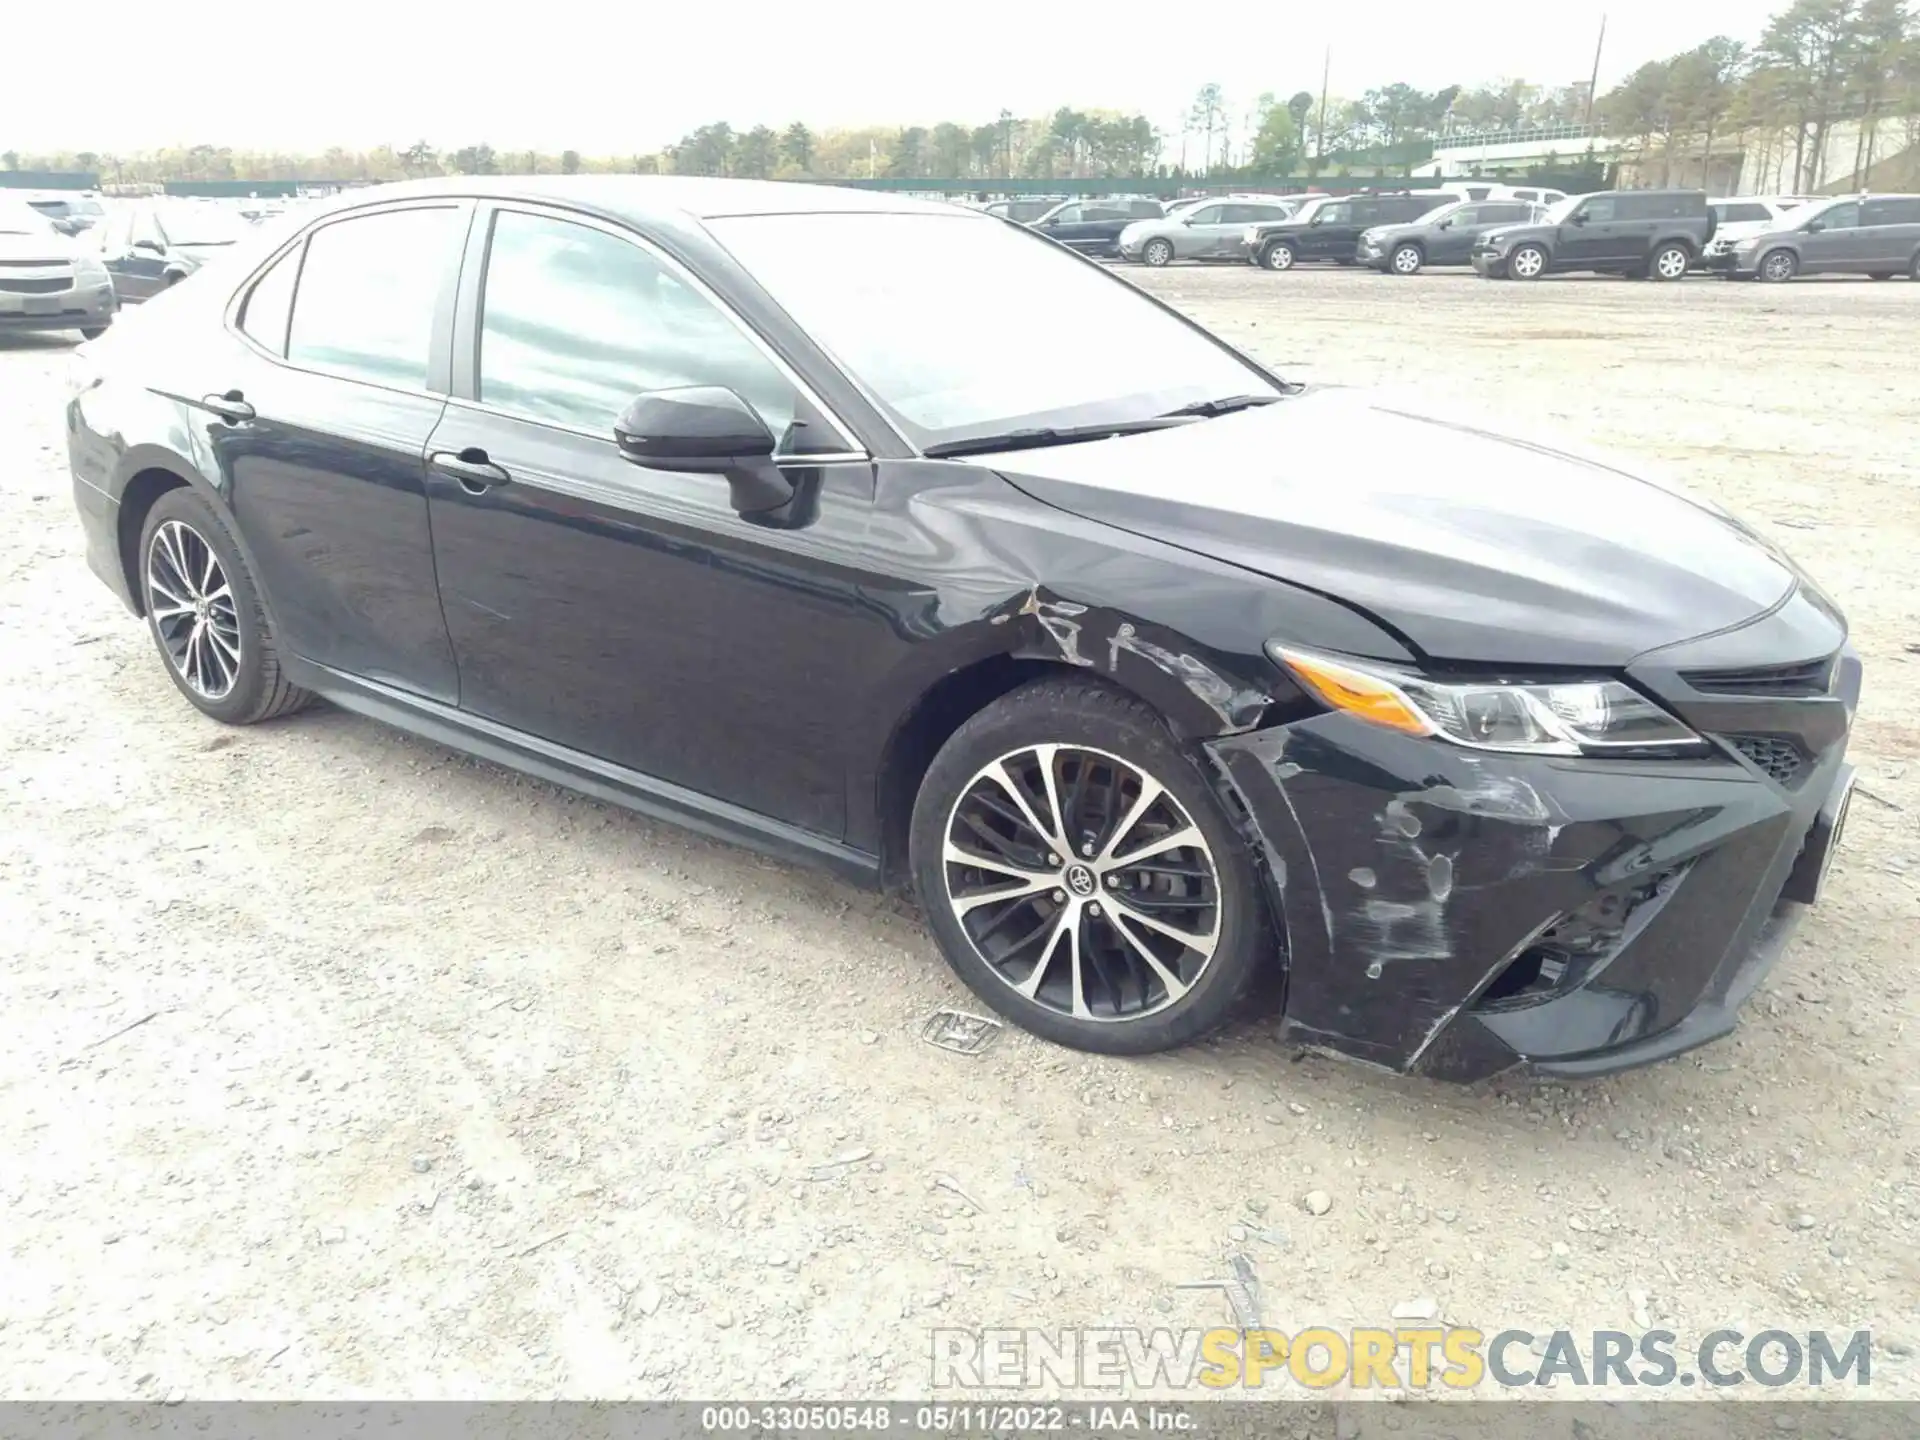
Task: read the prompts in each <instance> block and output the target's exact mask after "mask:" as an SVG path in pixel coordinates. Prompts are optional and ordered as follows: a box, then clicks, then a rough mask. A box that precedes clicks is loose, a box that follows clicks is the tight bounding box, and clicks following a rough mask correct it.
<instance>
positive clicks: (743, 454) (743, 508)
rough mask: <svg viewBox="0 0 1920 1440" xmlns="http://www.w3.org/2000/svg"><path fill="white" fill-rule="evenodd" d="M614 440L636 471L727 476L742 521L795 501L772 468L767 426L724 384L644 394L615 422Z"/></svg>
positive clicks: (779, 475)
mask: <svg viewBox="0 0 1920 1440" xmlns="http://www.w3.org/2000/svg"><path fill="white" fill-rule="evenodd" d="M613 439H614V443H615V444H616V445H618V446H619V447H620V454H621V457H622V458H623V459H626V460H628V461H630V462H632V463H633V464H635V465H641V466H645V467H646V468H648V469H651V470H679V471H683V472H690V473H693V474H698V475H721V476H725V477H726V481H727V487H728V490H729V491H730V493H731V498H732V502H733V508H734V509H735V510H736V511H738V512H739V513H740V514H742V515H746V514H751V513H753V512H755V511H760V510H773V509H777V508H779V507H780V506H782V505H785V504H786V503H787V502H788V501H789V500H791V499H792V498H793V487H792V485H790V484H788V483H787V480H786V477H784V476H783V475H781V473H780V471H779V469H778V467H776V466H775V465H774V463H773V451H774V445H775V443H776V442H775V440H774V436H773V432H772V431H771V430H769V429H768V428H767V422H766V421H764V420H762V419H761V418H760V416H759V415H758V414H757V413H756V412H755V411H754V409H753V407H752V406H751V405H749V404H747V402H746V401H745V400H743V399H741V398H740V396H739V395H738V394H737V393H735V392H734V391H732V390H729V389H728V388H727V387H726V386H724V385H686V386H680V387H677V388H675V389H671V390H648V391H644V392H642V393H641V394H640V395H638V396H636V397H635V398H634V400H633V402H632V403H631V404H629V405H628V406H627V408H626V409H625V410H623V411H621V412H620V418H619V419H618V420H616V421H614V422H613Z"/></svg>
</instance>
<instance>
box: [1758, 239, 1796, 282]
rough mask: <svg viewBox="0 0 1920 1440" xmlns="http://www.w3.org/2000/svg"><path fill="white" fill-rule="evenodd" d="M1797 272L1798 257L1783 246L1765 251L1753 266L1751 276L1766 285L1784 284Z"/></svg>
mask: <svg viewBox="0 0 1920 1440" xmlns="http://www.w3.org/2000/svg"><path fill="white" fill-rule="evenodd" d="M1799 273H1800V257H1799V256H1798V255H1795V254H1794V253H1793V251H1791V250H1788V249H1785V248H1781V249H1778V250H1769V251H1767V253H1766V254H1764V255H1762V256H1761V257H1760V263H1759V264H1758V265H1756V266H1754V267H1753V278H1754V279H1756V280H1759V281H1761V282H1763V283H1764V284H1768V285H1784V284H1785V283H1786V282H1787V281H1789V280H1791V279H1793V277H1794V276H1796V275H1798V274H1799Z"/></svg>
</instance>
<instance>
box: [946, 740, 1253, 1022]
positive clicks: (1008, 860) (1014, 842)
mask: <svg viewBox="0 0 1920 1440" xmlns="http://www.w3.org/2000/svg"><path fill="white" fill-rule="evenodd" d="M943 859H944V862H945V870H946V889H947V895H946V900H947V904H948V905H949V906H951V907H952V911H953V915H954V918H955V919H956V920H958V921H959V923H960V926H961V928H962V930H964V931H965V932H966V935H967V938H968V940H969V942H970V943H971V944H972V946H973V948H974V950H975V952H976V953H977V954H978V955H979V956H980V958H981V959H982V960H983V961H984V962H985V963H986V964H987V965H988V967H989V968H991V969H992V971H993V972H994V974H995V975H997V976H998V977H999V978H1000V979H1001V980H1002V981H1003V982H1004V983H1006V984H1007V985H1009V986H1011V987H1012V988H1013V990H1014V993H1016V994H1018V995H1020V996H1022V997H1024V998H1025V999H1028V1000H1031V1001H1034V1002H1036V1003H1037V1004H1040V1005H1043V1006H1045V1007H1046V1008H1047V1009H1049V1010H1052V1011H1054V1012H1056V1013H1058V1014H1061V1015H1066V1016H1071V1017H1072V1018H1074V1019H1076V1020H1083V1021H1085V1020H1093V1021H1110V1020H1131V1019H1136V1018H1139V1017H1141V1016H1146V1015H1151V1014H1153V1013H1154V1012H1155V1011H1157V1010H1161V1009H1164V1008H1165V1007H1166V1006H1168V1005H1171V1004H1173V1003H1174V1002H1176V1001H1178V1000H1180V999H1181V998H1183V997H1184V996H1185V995H1186V993H1187V992H1188V991H1189V990H1191V989H1192V988H1193V986H1194V984H1195V983H1196V982H1197V981H1198V980H1199V979H1200V976H1201V974H1202V973H1203V972H1204V971H1205V970H1206V967H1207V965H1208V962H1209V961H1211V960H1212V958H1213V952H1214V948H1215V946H1216V945H1217V944H1218V942H1219V939H1220V878H1219V874H1218V872H1217V870H1216V868H1215V866H1214V860H1213V852H1212V851H1211V850H1210V849H1209V848H1208V846H1207V842H1206V839H1205V837H1204V836H1202V835H1201V833H1200V831H1199V829H1198V828H1196V827H1195V825H1194V823H1193V821H1192V820H1191V819H1190V818H1189V817H1188V815H1187V812H1186V810H1185V809H1183V808H1182V806H1181V805H1180V802H1179V801H1178V800H1176V799H1174V797H1173V796H1172V795H1171V794H1170V793H1168V791H1167V788H1166V786H1164V785H1163V784H1161V782H1160V781H1158V780H1156V779H1154V777H1153V776H1152V775H1149V774H1148V773H1147V772H1146V771H1145V770H1143V769H1141V768H1140V767H1138V766H1136V765H1133V764H1131V763H1129V762H1128V761H1125V760H1122V759H1121V758H1119V757H1118V756H1116V755H1110V754H1108V753H1106V752H1105V751H1101V750H1093V749H1087V748H1083V747H1080V746H1074V745H1034V746H1030V747H1026V748H1024V749H1020V750H1016V751H1013V752H1012V753H1010V754H1007V755H1002V756H1000V757H999V758H997V759H995V760H994V761H992V762H991V763H990V764H988V765H986V766H985V767H984V768H982V769H981V770H980V771H979V772H978V773H977V774H976V775H975V776H974V777H973V780H972V783H970V784H969V785H968V786H967V788H966V790H965V791H964V792H963V793H962V794H961V796H960V798H959V800H958V801H957V802H955V804H954V807H953V812H952V815H951V817H950V819H949V821H948V824H947V837H946V849H945V852H944V855H943Z"/></svg>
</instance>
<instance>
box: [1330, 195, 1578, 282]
mask: <svg viewBox="0 0 1920 1440" xmlns="http://www.w3.org/2000/svg"><path fill="white" fill-rule="evenodd" d="M1545 213H1546V207H1545V206H1542V205H1535V204H1532V203H1530V202H1529V201H1526V200H1462V201H1461V202H1460V203H1459V204H1457V205H1443V206H1441V207H1440V208H1439V209H1438V210H1435V211H1433V212H1432V213H1431V214H1428V215H1423V216H1421V217H1420V218H1419V219H1418V220H1415V221H1414V222H1413V223H1412V224H1409V225H1376V226H1374V227H1373V228H1372V229H1371V230H1368V231H1367V232H1366V233H1365V234H1363V235H1361V237H1360V244H1359V245H1358V246H1357V247H1356V248H1355V250H1354V252H1353V258H1354V259H1355V260H1357V261H1359V262H1360V263H1361V264H1362V265H1366V266H1370V267H1371V268H1373V269H1375V270H1382V271H1385V272H1387V273H1388V274H1392V275H1418V274H1419V273H1420V271H1421V269H1422V267H1424V266H1427V265H1468V264H1471V263H1472V258H1473V246H1474V242H1475V241H1477V240H1478V239H1479V238H1480V237H1481V236H1482V235H1485V234H1486V233H1487V232H1488V231H1490V230H1498V229H1500V228H1501V227H1502V226H1506V225H1518V224H1525V223H1526V222H1527V221H1529V220H1534V219H1537V218H1539V217H1540V216H1541V215H1543V214H1545Z"/></svg>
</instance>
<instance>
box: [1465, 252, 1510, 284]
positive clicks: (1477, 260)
mask: <svg viewBox="0 0 1920 1440" xmlns="http://www.w3.org/2000/svg"><path fill="white" fill-rule="evenodd" d="M1468 259H1469V261H1470V262H1471V263H1472V265H1473V268H1474V271H1475V273H1477V274H1479V275H1480V276H1481V277H1483V278H1485V277H1489V276H1496V275H1504V274H1506V273H1507V257H1506V255H1505V254H1503V253H1502V252H1500V251H1496V250H1475V251H1474V252H1473V253H1472V254H1471V255H1470V256H1468Z"/></svg>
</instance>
